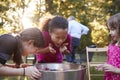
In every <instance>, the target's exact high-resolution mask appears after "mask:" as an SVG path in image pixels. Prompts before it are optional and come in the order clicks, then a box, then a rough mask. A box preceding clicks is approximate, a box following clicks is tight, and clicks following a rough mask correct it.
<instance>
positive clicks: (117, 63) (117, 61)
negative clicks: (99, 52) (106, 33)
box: [98, 13, 120, 80]
mask: <svg viewBox="0 0 120 80" xmlns="http://www.w3.org/2000/svg"><path fill="white" fill-rule="evenodd" d="M107 27H108V29H109V30H110V35H111V39H112V41H111V44H110V45H109V46H108V53H107V55H108V59H107V63H105V64H103V65H100V66H98V70H100V69H103V70H104V71H105V78H104V80H120V13H118V14H115V15H113V16H112V17H111V18H110V19H109V20H108V21H107Z"/></svg>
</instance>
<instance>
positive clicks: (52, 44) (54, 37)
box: [36, 16, 71, 63]
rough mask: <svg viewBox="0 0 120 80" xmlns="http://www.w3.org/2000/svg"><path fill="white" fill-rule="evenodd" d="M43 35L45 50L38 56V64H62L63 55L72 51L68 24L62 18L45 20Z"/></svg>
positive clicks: (40, 51)
mask: <svg viewBox="0 0 120 80" xmlns="http://www.w3.org/2000/svg"><path fill="white" fill-rule="evenodd" d="M42 22H43V23H40V24H42V25H41V27H42V33H43V37H44V40H45V45H44V48H42V49H41V50H39V53H37V54H36V59H37V62H38V63H62V62H63V54H69V53H70V50H71V45H70V44H71V37H70V35H68V33H67V32H68V22H67V20H66V19H65V18H64V17H62V16H55V17H52V18H45V19H44V20H42Z"/></svg>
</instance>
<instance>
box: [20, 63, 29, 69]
mask: <svg viewBox="0 0 120 80" xmlns="http://www.w3.org/2000/svg"><path fill="white" fill-rule="evenodd" d="M28 66H29V64H27V63H23V64H21V65H20V67H22V68H25V67H28Z"/></svg>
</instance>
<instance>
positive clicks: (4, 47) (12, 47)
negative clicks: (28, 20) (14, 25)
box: [0, 28, 44, 80]
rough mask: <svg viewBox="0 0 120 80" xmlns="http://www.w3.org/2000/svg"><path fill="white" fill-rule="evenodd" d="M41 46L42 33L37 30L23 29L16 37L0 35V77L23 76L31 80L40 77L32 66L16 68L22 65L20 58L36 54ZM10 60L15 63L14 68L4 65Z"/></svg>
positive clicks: (42, 42)
mask: <svg viewBox="0 0 120 80" xmlns="http://www.w3.org/2000/svg"><path fill="white" fill-rule="evenodd" d="M43 45H44V40H43V38H42V33H41V32H40V30H39V29H37V28H29V29H25V30H23V31H22V32H21V33H20V34H19V35H18V36H16V37H14V36H12V35H10V34H3V35H0V76H22V75H23V76H28V77H30V78H31V79H32V80H36V78H39V77H41V73H40V72H39V71H38V70H37V69H36V67H34V66H28V67H26V68H18V67H20V64H21V63H22V56H26V55H28V54H34V53H37V52H38V50H39V48H41V47H42V46H43ZM10 58H11V59H12V60H13V61H14V62H15V63H16V65H14V68H13V67H10V66H7V65H6V62H7V61H8V60H9V59H10ZM15 67H16V68H15Z"/></svg>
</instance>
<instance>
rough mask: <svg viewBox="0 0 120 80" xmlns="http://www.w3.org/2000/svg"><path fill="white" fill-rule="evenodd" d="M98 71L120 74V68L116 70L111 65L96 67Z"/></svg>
mask: <svg viewBox="0 0 120 80" xmlns="http://www.w3.org/2000/svg"><path fill="white" fill-rule="evenodd" d="M96 68H97V70H98V71H103V70H104V71H106V72H112V73H117V74H120V68H116V67H114V66H112V65H110V64H107V63H105V64H101V65H99V66H97V67H96Z"/></svg>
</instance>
